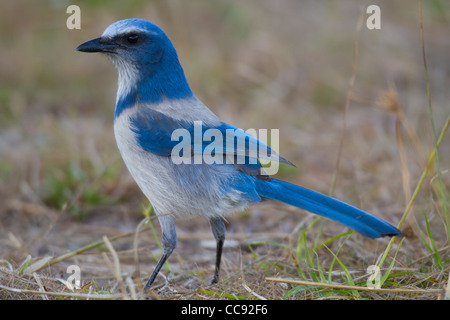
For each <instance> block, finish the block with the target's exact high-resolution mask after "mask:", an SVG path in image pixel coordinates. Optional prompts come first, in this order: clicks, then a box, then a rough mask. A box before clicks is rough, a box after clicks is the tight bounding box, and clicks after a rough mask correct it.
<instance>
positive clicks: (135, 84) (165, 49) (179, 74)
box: [76, 19, 192, 102]
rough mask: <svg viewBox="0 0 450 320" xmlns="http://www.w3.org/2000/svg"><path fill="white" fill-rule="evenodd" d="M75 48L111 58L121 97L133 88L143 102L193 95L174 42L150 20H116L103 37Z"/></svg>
mask: <svg viewBox="0 0 450 320" xmlns="http://www.w3.org/2000/svg"><path fill="white" fill-rule="evenodd" d="M76 51H81V52H100V53H104V54H106V55H107V56H108V57H109V58H110V59H111V61H112V62H113V63H114V65H115V66H116V68H117V70H118V72H119V91H118V97H119V96H120V95H126V94H129V93H130V91H132V90H134V91H135V92H137V94H140V97H139V98H140V100H141V102H158V101H160V100H161V99H163V98H164V97H167V98H173V97H175V98H179V97H182V96H183V95H189V94H192V93H191V91H190V89H189V86H188V84H187V82H186V79H185V76H184V72H183V69H182V68H181V65H180V63H179V60H178V56H177V53H176V50H175V48H174V47H173V45H172V42H171V41H170V39H169V38H168V37H167V35H166V34H165V33H164V31H162V30H161V29H160V28H159V27H158V26H157V25H155V24H153V23H151V22H149V21H147V20H143V19H126V20H119V21H117V22H114V23H113V24H111V25H110V26H109V27H107V28H106V30H105V31H104V32H103V34H102V35H101V37H99V38H96V39H92V40H90V41H87V42H85V43H83V44H81V45H79V46H78V47H77V48H76ZM134 91H133V92H134ZM145 100H148V101H145Z"/></svg>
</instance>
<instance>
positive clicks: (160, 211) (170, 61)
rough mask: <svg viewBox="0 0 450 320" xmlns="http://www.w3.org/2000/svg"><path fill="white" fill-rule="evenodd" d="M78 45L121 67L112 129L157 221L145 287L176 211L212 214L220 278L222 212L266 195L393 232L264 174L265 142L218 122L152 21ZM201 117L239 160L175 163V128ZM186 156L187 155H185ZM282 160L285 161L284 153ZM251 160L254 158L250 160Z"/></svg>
mask: <svg viewBox="0 0 450 320" xmlns="http://www.w3.org/2000/svg"><path fill="white" fill-rule="evenodd" d="M76 50H77V51H81V52H101V53H103V54H105V55H106V56H108V58H110V59H111V61H112V62H113V63H114V65H115V66H116V68H117V70H118V74H119V80H118V90H117V97H116V107H115V113H114V134H115V138H116V141H117V145H118V148H119V150H120V154H121V156H122V158H123V160H124V162H125V164H126V166H127V168H128V170H129V171H130V173H131V175H132V176H133V178H134V180H135V181H136V183H137V184H138V186H139V187H140V189H141V190H142V192H143V193H144V194H145V196H146V197H147V198H148V199H149V201H150V203H151V204H152V206H153V208H154V210H155V212H156V214H157V216H158V220H159V222H160V225H161V230H162V245H163V249H164V251H163V255H162V257H161V259H160V260H159V262H158V264H157V265H156V267H155V269H154V271H153V273H152V274H151V276H150V278H149V279H148V281H147V283H146V288H149V287H150V286H151V285H152V283H153V281H154V280H155V278H156V276H157V274H158V272H159V270H160V269H161V267H162V266H163V264H164V263H165V261H166V260H167V258H168V257H169V256H170V254H171V253H172V251H173V250H174V248H175V246H176V243H177V237H176V232H175V224H174V219H175V218H177V217H189V216H203V217H206V218H207V219H209V221H210V224H211V229H212V233H213V235H214V237H215V239H216V242H217V251H216V266H215V273H214V276H213V278H212V280H211V282H212V283H216V282H217V281H218V278H219V269H220V259H221V255H222V246H223V243H224V240H225V225H224V222H223V220H222V218H223V217H226V216H227V215H230V214H231V213H233V212H236V211H241V210H243V209H244V208H245V207H246V206H247V205H249V204H251V203H255V202H260V201H262V200H265V199H272V200H278V201H281V202H284V203H287V204H289V205H293V206H297V207H299V208H302V209H305V210H308V211H310V212H313V213H316V214H319V215H322V216H324V217H327V218H330V219H333V220H335V221H338V222H340V223H342V224H344V225H346V226H348V227H350V228H352V229H354V230H356V231H358V232H360V233H361V234H363V235H364V236H367V237H370V238H378V237H383V236H397V235H400V231H399V230H397V228H395V227H393V226H392V225H390V224H389V223H387V222H385V221H383V220H381V219H379V218H377V217H375V216H373V215H371V214H369V213H366V212H364V211H362V210H360V209H358V208H355V207H353V206H350V205H348V204H346V203H343V202H341V201H339V200H336V199H333V198H330V197H328V196H325V195H323V194H320V193H317V192H315V191H312V190H308V189H305V188H303V187H300V186H297V185H293V184H290V183H288V182H284V181H280V180H277V179H274V178H271V177H270V176H268V175H266V174H264V171H263V169H262V168H261V164H260V162H259V160H258V159H257V158H258V157H259V156H260V154H259V153H258V154H255V153H252V152H251V151H250V148H249V146H256V147H257V148H267V149H268V150H269V153H271V155H276V153H275V152H272V151H271V150H270V148H269V147H268V146H267V145H266V144H264V143H263V142H261V141H259V140H258V139H256V138H254V137H252V136H250V135H248V134H246V133H245V132H244V131H243V130H238V128H235V127H233V126H232V125H229V124H227V123H224V122H222V121H221V120H220V119H219V118H218V117H217V116H216V115H215V114H214V113H213V112H212V111H211V110H210V109H208V107H206V106H205V105H204V104H203V103H202V102H201V101H200V100H199V99H198V98H197V97H196V96H195V95H194V94H193V93H192V91H191V89H190V87H189V85H188V83H187V81H186V78H185V75H184V71H183V69H182V67H181V65H180V62H179V60H178V57H177V53H176V51H175V48H174V47H173V45H172V43H171V41H170V40H169V38H168V37H167V36H166V34H165V33H164V32H163V31H162V30H161V29H160V28H159V27H158V26H156V25H155V24H153V23H151V22H149V21H146V20H142V19H126V20H120V21H117V22H115V23H113V24H111V25H110V26H109V27H108V28H106V30H105V31H104V32H103V34H102V35H101V37H99V38H96V39H93V40H90V41H87V42H85V43H83V44H81V45H80V46H78V47H77V48H76ZM198 121H201V124H202V132H205V130H207V129H215V130H218V131H219V132H221V133H223V134H224V137H227V134H228V132H229V130H230V129H231V130H232V131H233V130H235V132H237V134H236V137H235V138H236V141H241V142H242V141H244V142H245V143H244V147H242V145H241V147H239V146H238V144H236V143H234V144H231V146H230V145H228V144H227V145H225V146H224V147H223V148H217V149H216V150H215V151H214V152H215V156H217V155H221V156H223V157H224V158H226V159H232V160H236V159H237V157H239V156H240V157H243V158H244V161H243V162H242V161H241V162H239V161H234V162H233V161H232V162H231V163H228V162H222V163H205V162H203V163H197V164H192V163H190V164H189V163H180V164H175V163H174V161H173V154H172V151H173V148H174V147H175V146H176V144H177V141H173V139H172V133H173V132H174V130H176V129H185V130H187V132H190V133H193V131H194V130H195V129H194V122H198ZM192 146H193V151H192V154H188V155H187V156H192V157H193V156H195V155H196V154H197V153H198V152H200V153H201V152H203V151H204V150H205V149H204V148H205V146H204V145H203V143H202V142H198V141H196V140H195V139H193V140H192ZM184 156H186V155H184ZM276 159H277V160H278V161H279V162H284V163H290V162H289V161H287V160H285V159H284V158H282V157H278V158H276ZM250 160H253V161H250Z"/></svg>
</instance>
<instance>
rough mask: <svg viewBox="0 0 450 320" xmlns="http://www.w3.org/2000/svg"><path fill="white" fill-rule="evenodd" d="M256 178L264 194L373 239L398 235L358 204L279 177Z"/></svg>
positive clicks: (389, 226)
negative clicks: (352, 203) (352, 204)
mask: <svg viewBox="0 0 450 320" xmlns="http://www.w3.org/2000/svg"><path fill="white" fill-rule="evenodd" d="M255 181H256V190H257V192H258V194H259V195H260V196H261V197H264V198H268V199H272V200H277V201H281V202H284V203H287V204H290V205H293V206H296V207H299V208H302V209H305V210H307V211H311V212H313V213H316V214H319V215H321V216H324V217H327V218H330V219H333V220H335V221H337V222H340V223H342V224H344V225H346V226H347V227H350V228H352V229H354V230H356V231H358V232H359V233H361V234H362V235H364V236H366V237H370V238H379V237H384V236H398V235H401V233H400V231H399V230H398V229H397V228H395V227H394V226H392V225H390V224H389V223H387V222H386V221H384V220H381V219H379V218H377V217H375V216H373V215H371V214H369V213H367V212H364V211H362V210H360V209H358V208H356V207H353V206H351V205H348V204H346V203H344V202H342V201H339V200H336V199H333V198H331V197H328V196H326V195H323V194H321V193H318V192H315V191H312V190H309V189H306V188H303V187H300V186H297V185H294V184H291V183H288V182H284V181H280V180H276V179H271V180H270V181H262V180H257V179H255Z"/></svg>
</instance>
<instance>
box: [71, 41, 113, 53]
mask: <svg viewBox="0 0 450 320" xmlns="http://www.w3.org/2000/svg"><path fill="white" fill-rule="evenodd" d="M116 48H117V45H116V44H114V43H113V42H111V41H108V39H103V38H96V39H92V40H89V41H86V42H85V43H82V44H80V45H79V46H78V47H77V48H76V49H75V51H81V52H103V53H114V52H115V49H116Z"/></svg>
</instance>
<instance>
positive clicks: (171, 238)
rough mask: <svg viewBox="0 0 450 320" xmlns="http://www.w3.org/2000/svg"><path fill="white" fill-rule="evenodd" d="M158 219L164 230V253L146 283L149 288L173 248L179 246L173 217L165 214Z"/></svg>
mask: <svg viewBox="0 0 450 320" xmlns="http://www.w3.org/2000/svg"><path fill="white" fill-rule="evenodd" d="M158 220H159V223H160V225H161V230H162V239H161V242H162V247H163V250H164V253H163V255H162V257H161V258H160V259H159V261H158V264H157V265H156V267H155V269H154V270H153V272H152V275H151V276H150V278H149V279H148V281H147V283H146V284H145V287H144V289H149V288H150V287H151V286H152V284H153V281H155V278H156V276H157V275H158V273H159V271H160V270H161V268H162V266H163V265H164V263H165V262H166V260H167V259H168V258H169V256H170V255H171V254H172V252H173V250H174V249H175V247H176V246H177V234H176V231H175V223H174V221H173V217H172V216H168V215H163V216H159V217H158Z"/></svg>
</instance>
